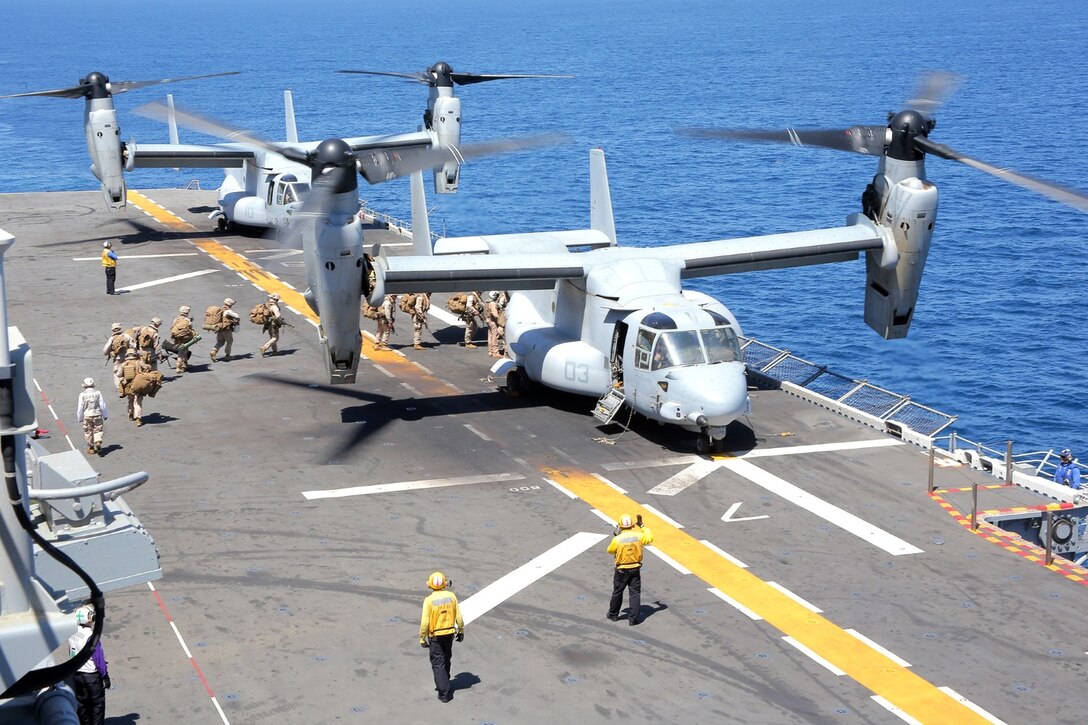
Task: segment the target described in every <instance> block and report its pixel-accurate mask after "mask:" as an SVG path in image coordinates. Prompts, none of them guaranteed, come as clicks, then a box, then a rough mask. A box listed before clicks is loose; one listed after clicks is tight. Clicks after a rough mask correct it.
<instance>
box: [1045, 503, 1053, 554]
mask: <svg viewBox="0 0 1088 725" xmlns="http://www.w3.org/2000/svg"><path fill="white" fill-rule="evenodd" d="M1053 563H1054V512H1053V511H1049V510H1048V511H1047V512H1046V565H1047V566H1050V565H1051V564H1053Z"/></svg>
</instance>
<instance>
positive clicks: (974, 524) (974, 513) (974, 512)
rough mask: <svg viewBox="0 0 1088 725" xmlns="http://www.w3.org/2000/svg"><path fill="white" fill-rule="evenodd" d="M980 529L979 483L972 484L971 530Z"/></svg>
mask: <svg viewBox="0 0 1088 725" xmlns="http://www.w3.org/2000/svg"><path fill="white" fill-rule="evenodd" d="M977 529H978V484H977V483H972V484H971V531H975V530H977Z"/></svg>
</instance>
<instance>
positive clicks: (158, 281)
mask: <svg viewBox="0 0 1088 725" xmlns="http://www.w3.org/2000/svg"><path fill="white" fill-rule="evenodd" d="M221 271H222V270H220V269H201V270H198V271H196V272H186V273H185V274H176V275H174V276H173V277H163V278H162V279H153V280H151V281H150V282H140V283H139V284H130V285H128V286H127V287H118V288H117V291H118V292H134V291H135V290H138V289H145V288H147V287H155V286H158V285H160V284H169V283H170V282H180V281H181V280H183V279H191V278H193V277H202V276H204V275H205V274H214V273H215V272H221ZM243 279H244V278H243Z"/></svg>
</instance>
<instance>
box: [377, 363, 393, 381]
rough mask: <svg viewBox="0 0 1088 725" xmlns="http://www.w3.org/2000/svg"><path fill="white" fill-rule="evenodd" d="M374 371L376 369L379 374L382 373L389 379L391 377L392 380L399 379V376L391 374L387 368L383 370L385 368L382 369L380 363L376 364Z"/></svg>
mask: <svg viewBox="0 0 1088 725" xmlns="http://www.w3.org/2000/svg"><path fill="white" fill-rule="evenodd" d="M374 369H375V370H377V371H378V372H380V373H382V374H384V375H385V376H387V377H390V378H395V377H397V376H396V375H394V374H393V373H391V372H389V371H388V370H386V369H385V368H383V367H382V366H381V365H379V364H378V363H374Z"/></svg>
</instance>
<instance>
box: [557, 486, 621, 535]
mask: <svg viewBox="0 0 1088 725" xmlns="http://www.w3.org/2000/svg"><path fill="white" fill-rule="evenodd" d="M549 483H551V482H550V481H549ZM563 490H564V491H566V489H563ZM571 498H577V497H576V496H571ZM590 511H592V512H593V515H594V516H596V517H597V518H599V519H601V520H602V521H604V522H605V523H606V524H608V525H609V526H613V527H614V526H615V525H616V522H615V521H613V520H612V519H611V518H609V516H608V514H606V513H604V512H603V511H601V510H600V509H590Z"/></svg>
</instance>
